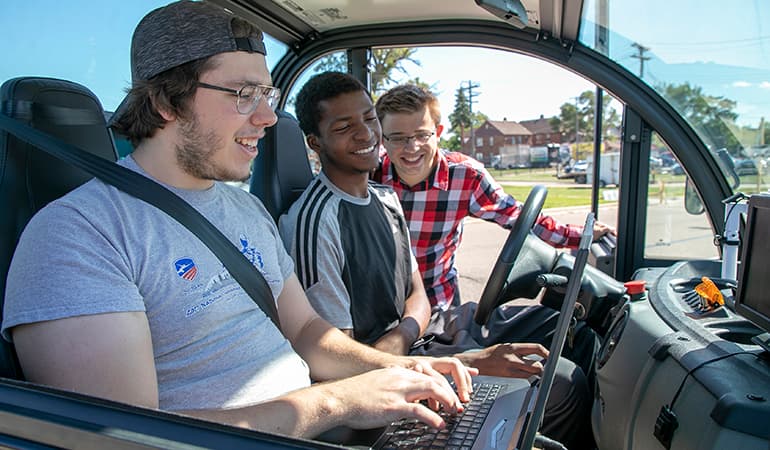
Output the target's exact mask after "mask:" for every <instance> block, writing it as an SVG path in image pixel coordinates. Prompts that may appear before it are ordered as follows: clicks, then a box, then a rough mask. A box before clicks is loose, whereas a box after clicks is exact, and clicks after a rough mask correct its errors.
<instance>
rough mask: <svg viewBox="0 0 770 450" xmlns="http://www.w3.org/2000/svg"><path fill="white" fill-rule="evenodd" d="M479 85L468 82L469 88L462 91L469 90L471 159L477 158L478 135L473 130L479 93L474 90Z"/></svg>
mask: <svg viewBox="0 0 770 450" xmlns="http://www.w3.org/2000/svg"><path fill="white" fill-rule="evenodd" d="M478 87H479V84H478V83H473V82H472V81H471V80H468V86H465V87H462V86H461V89H467V90H468V109H469V110H470V113H471V155H470V156H471V158H475V157H476V133H475V132H474V128H473V102H474V100H473V97H476V96H478V95H479V93H478V92H476V93H474V92H473V89H475V88H478Z"/></svg>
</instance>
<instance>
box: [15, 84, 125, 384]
mask: <svg viewBox="0 0 770 450" xmlns="http://www.w3.org/2000/svg"><path fill="white" fill-rule="evenodd" d="M0 106H1V109H0V110H1V111H2V112H3V114H5V115H7V116H10V117H12V118H15V119H17V120H19V121H21V122H24V123H26V124H28V125H30V126H33V127H35V128H37V129H39V130H41V131H44V132H46V133H49V134H50V135H52V136H55V137H57V138H59V139H61V140H63V141H65V142H67V143H69V144H72V145H74V146H76V147H80V148H81V149H83V150H86V151H89V152H91V153H94V154H96V155H98V156H101V157H103V158H105V159H108V160H111V161H115V160H116V159H117V154H116V152H115V146H114V144H113V140H112V135H111V133H110V131H109V130H108V129H107V126H106V121H105V117H104V110H103V109H102V105H101V103H100V102H99V100H98V99H97V98H96V96H95V95H94V94H93V93H92V92H91V91H90V90H88V89H87V88H85V87H83V86H81V85H79V84H76V83H72V82H69V81H64V80H57V79H53V78H39V77H22V78H14V79H11V80H8V81H6V82H5V83H3V85H2V86H1V87H0ZM90 178H92V177H91V176H90V175H88V174H87V173H85V172H84V171H82V170H80V169H77V168H74V167H71V166H69V165H68V164H65V163H63V162H60V161H59V160H58V159H56V158H54V157H52V156H49V155H48V154H47V153H45V152H43V151H41V150H38V149H35V148H34V147H32V146H31V145H29V144H27V143H26V142H23V141H21V140H19V139H17V138H16V137H14V136H12V135H10V134H9V133H7V132H5V131H2V132H0V210H2V211H3V214H2V216H0V217H1V218H0V320H2V304H3V301H4V299H5V285H6V276H7V274H8V266H9V265H10V262H11V257H12V256H13V251H14V249H15V248H16V244H17V242H18V239H19V236H20V235H21V232H22V230H23V229H24V227H25V226H26V224H27V222H29V219H30V218H31V217H32V216H33V215H34V214H35V213H36V212H37V211H39V210H40V209H41V208H42V207H44V206H45V205H47V204H48V203H49V202H50V201H52V200H55V199H57V198H59V197H61V196H62V195H64V194H65V193H67V192H69V191H71V190H72V189H74V188H76V187H78V186H80V185H81V184H83V183H84V182H86V181H87V180H89V179H90ZM0 376H3V377H12V378H21V372H20V370H19V368H18V364H17V363H16V361H15V355H14V353H13V348H12V347H11V346H10V345H9V344H8V343H7V342H5V340H3V339H2V338H0Z"/></svg>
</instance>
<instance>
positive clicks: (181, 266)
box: [174, 258, 198, 281]
mask: <svg viewBox="0 0 770 450" xmlns="http://www.w3.org/2000/svg"><path fill="white" fill-rule="evenodd" d="M174 269H176V274H177V275H179V276H180V277H182V278H184V279H185V280H187V281H192V280H194V279H195V275H197V274H198V268H197V267H196V266H195V261H193V260H192V258H179V259H177V260H176V261H174Z"/></svg>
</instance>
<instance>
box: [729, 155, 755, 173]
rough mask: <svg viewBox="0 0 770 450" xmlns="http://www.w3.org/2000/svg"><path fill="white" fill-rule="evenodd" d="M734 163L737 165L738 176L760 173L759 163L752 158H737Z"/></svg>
mask: <svg viewBox="0 0 770 450" xmlns="http://www.w3.org/2000/svg"><path fill="white" fill-rule="evenodd" d="M733 164H734V166H735V174H736V175H738V176H744V175H756V174H757V173H759V172H758V171H757V165H756V164H755V163H754V160H752V159H736V160H735V161H733Z"/></svg>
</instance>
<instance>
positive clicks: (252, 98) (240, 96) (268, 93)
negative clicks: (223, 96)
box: [198, 81, 281, 114]
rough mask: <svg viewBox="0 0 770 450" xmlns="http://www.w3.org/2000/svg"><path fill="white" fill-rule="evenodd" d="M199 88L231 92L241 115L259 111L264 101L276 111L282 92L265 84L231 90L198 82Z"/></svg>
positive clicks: (248, 85) (249, 85)
mask: <svg viewBox="0 0 770 450" xmlns="http://www.w3.org/2000/svg"><path fill="white" fill-rule="evenodd" d="M198 87H202V88H206V89H213V90H215V91H222V92H229V93H230V94H233V95H234V96H235V109H236V110H238V112H239V113H240V114H251V113H253V112H254V110H255V109H257V106H258V105H259V102H260V101H262V99H264V100H265V101H266V102H267V106H269V107H270V109H272V110H275V108H276V107H277V106H278V100H280V99H281V90H280V89H278V88H277V87H274V86H267V85H264V84H247V85H245V86H243V87H242V88H240V89H237V90H236V89H230V88H226V87H222V86H215V85H213V84H208V83H202V82H200V81H199V82H198Z"/></svg>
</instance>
